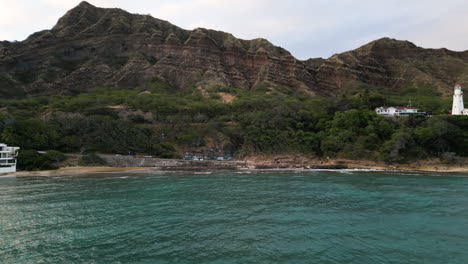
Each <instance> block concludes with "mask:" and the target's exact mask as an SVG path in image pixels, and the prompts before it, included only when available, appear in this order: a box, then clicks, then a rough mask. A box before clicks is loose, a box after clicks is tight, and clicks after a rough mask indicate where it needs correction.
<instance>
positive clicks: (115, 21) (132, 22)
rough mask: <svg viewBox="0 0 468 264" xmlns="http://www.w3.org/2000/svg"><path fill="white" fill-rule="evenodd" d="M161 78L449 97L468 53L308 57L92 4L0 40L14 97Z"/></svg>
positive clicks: (3, 79) (383, 51)
mask: <svg viewBox="0 0 468 264" xmlns="http://www.w3.org/2000/svg"><path fill="white" fill-rule="evenodd" d="M440 61H442V62H443V63H442V64H440V63H439V62H440ZM439 64H440V65H439ZM453 65H455V66H453ZM444 67H445V68H447V69H445V68H444ZM155 78H157V79H161V80H163V81H165V82H167V83H169V84H170V85H172V86H173V87H175V88H176V89H179V90H180V89H187V88H189V87H195V88H200V89H203V88H206V87H212V86H233V87H239V88H243V89H248V90H252V89H256V87H258V86H259V85H262V84H266V85H267V86H270V87H273V88H274V87H287V88H289V89H292V90H293V91H294V92H303V93H307V94H310V95H320V96H335V95H339V94H345V93H347V92H348V90H350V89H351V88H350V87H367V88H371V89H375V90H379V89H380V90H382V89H384V90H385V89H396V90H398V89H400V88H402V87H406V86H408V85H410V86H411V85H413V86H415V87H418V85H433V86H434V87H436V89H438V90H439V91H440V92H441V93H442V94H448V93H449V91H450V86H451V83H452V82H454V81H455V80H456V81H458V82H461V83H462V84H463V83H467V84H468V52H455V51H450V50H447V49H423V48H420V47H417V46H416V45H415V44H413V43H411V42H409V41H399V40H394V39H390V38H382V39H379V40H376V41H373V42H370V43H368V44H366V45H363V46H361V47H360V48H358V49H355V50H351V51H347V52H343V53H339V54H335V55H333V56H331V57H330V58H328V59H322V58H316V59H309V60H304V61H303V60H298V59H296V58H295V57H294V56H292V55H291V53H290V52H289V51H287V50H285V49H284V48H281V47H278V46H275V45H273V44H272V43H271V42H269V41H268V40H266V39H261V38H258V39H253V40H243V39H239V38H236V37H234V36H233V35H232V34H230V33H226V32H222V31H216V30H211V29H204V28H197V29H194V30H185V29H182V28H180V27H178V26H175V25H173V24H171V23H169V22H167V21H164V20H160V19H157V18H154V17H151V16H149V15H139V14H131V13H128V12H126V11H124V10H122V9H119V8H99V7H95V6H93V5H91V4H89V3H88V2H86V1H83V2H81V3H80V4H78V5H77V6H76V7H75V8H73V9H71V10H69V11H68V12H67V13H66V14H65V15H64V16H62V17H61V18H60V19H59V20H58V22H57V24H56V25H55V26H54V27H53V28H52V29H50V30H43V31H39V32H36V33H34V34H32V35H30V36H29V37H28V38H27V39H26V40H24V41H22V42H5V41H3V42H0V94H1V95H2V96H6V97H24V96H39V95H57V94H70V93H71V94H76V93H81V92H86V91H88V90H90V89H93V88H95V87H100V86H106V87H118V88H129V89H133V88H142V87H144V86H145V85H146V83H147V82H149V81H151V80H152V79H155Z"/></svg>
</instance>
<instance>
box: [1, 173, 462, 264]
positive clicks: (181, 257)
mask: <svg viewBox="0 0 468 264" xmlns="http://www.w3.org/2000/svg"><path fill="white" fill-rule="evenodd" d="M0 263H359V264H364V263H372V264H376V263H425V264H428V263H444V264H445V263H460V264H461V263H463V264H466V263H468V177H455V176H436V175H412V174H409V173H403V174H402V173H400V174H398V173H393V174H388V173H364V172H300V173H279V172H270V173H250V174H241V173H236V172H228V173H213V174H188V173H186V174H177V173H172V174H157V175H142V174H140V175H100V176H94V177H89V176H88V177H67V176H63V177H55V178H17V179H15V178H0Z"/></svg>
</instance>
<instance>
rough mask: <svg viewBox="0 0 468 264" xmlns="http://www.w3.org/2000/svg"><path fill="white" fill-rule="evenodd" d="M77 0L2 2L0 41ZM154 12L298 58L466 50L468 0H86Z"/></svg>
mask: <svg viewBox="0 0 468 264" xmlns="http://www.w3.org/2000/svg"><path fill="white" fill-rule="evenodd" d="M79 2H80V0H0V40H9V41H13V40H18V41H21V40H24V39H25V38H27V37H28V36H29V35H30V34H32V33H34V32H37V31H40V30H44V29H50V28H52V27H53V26H54V25H55V23H56V22H57V20H58V19H59V18H60V17H61V16H63V15H64V14H65V13H66V11H67V10H69V9H71V8H73V7H75V6H76V5H78V4H79ZM88 2H89V3H91V4H93V5H95V6H98V7H118V8H121V9H124V10H127V11H129V12H131V13H139V14H150V15H152V16H154V17H157V18H160V19H164V20H167V21H169V22H171V23H172V24H175V25H177V26H179V27H182V28H185V29H194V28H197V27H204V28H210V29H216V30H222V31H226V32H229V33H232V34H234V36H236V37H238V38H243V39H254V38H260V37H261V38H266V39H268V40H269V41H271V42H272V43H273V44H275V45H278V46H281V47H283V48H285V49H287V50H289V51H290V52H291V53H292V54H293V55H294V56H295V57H297V58H299V59H308V58H315V57H323V58H327V57H329V56H331V55H333V54H335V53H341V52H344V51H347V50H351V49H355V48H358V47H360V46H362V45H364V44H366V43H368V42H370V41H373V40H376V39H379V38H382V37H391V38H395V39H400V40H409V41H411V42H413V43H415V44H416V45H418V46H421V47H424V48H442V47H444V48H448V49H451V50H456V51H463V50H468V34H467V32H466V31H465V30H467V26H468V15H467V14H468V1H466V0H444V1H441V0H281V1H280V0H88Z"/></svg>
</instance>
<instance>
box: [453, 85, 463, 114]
mask: <svg viewBox="0 0 468 264" xmlns="http://www.w3.org/2000/svg"><path fill="white" fill-rule="evenodd" d="M464 112H465V106H464V105H463V91H462V89H461V85H460V84H458V83H457V84H455V93H454V95H453V107H452V115H463V114H464Z"/></svg>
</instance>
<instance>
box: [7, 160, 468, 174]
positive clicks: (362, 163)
mask: <svg viewBox="0 0 468 264" xmlns="http://www.w3.org/2000/svg"><path fill="white" fill-rule="evenodd" d="M102 157H103V158H105V160H106V161H107V162H108V164H109V166H101V167H80V166H73V165H71V166H70V164H69V165H68V166H66V167H61V168H60V169H58V170H51V171H19V172H16V173H14V174H10V176H16V177H29V176H33V177H34V176H63V175H65V176H75V175H95V174H109V173H119V174H120V173H131V174H141V173H164V172H212V171H248V172H261V171H316V170H349V171H393V172H395V171H397V172H398V171H401V172H405V171H411V172H415V173H443V174H447V173H448V174H450V173H457V174H461V175H466V176H468V164H467V163H461V164H446V163H443V162H441V161H439V160H426V161H421V162H417V163H410V164H384V163H379V162H375V161H368V160H343V159H336V160H321V159H307V158H304V157H300V156H294V155H292V156H256V157H250V158H246V159H244V160H241V161H238V160H232V161H187V160H170V159H157V158H134V157H130V156H113V155H103V156H102Z"/></svg>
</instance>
